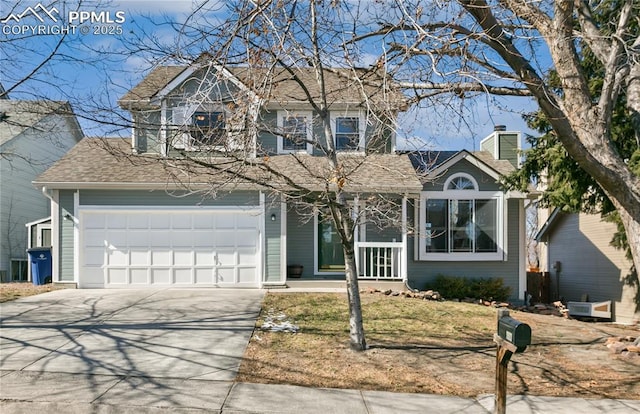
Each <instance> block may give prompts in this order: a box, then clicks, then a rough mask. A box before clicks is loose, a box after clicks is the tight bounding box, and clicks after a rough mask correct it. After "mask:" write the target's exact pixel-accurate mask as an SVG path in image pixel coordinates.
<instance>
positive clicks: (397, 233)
mask: <svg viewBox="0 0 640 414" xmlns="http://www.w3.org/2000/svg"><path fill="white" fill-rule="evenodd" d="M366 241H367V242H393V241H396V242H401V241H402V231H401V230H400V229H399V228H396V227H386V228H384V229H380V228H378V227H377V226H374V225H373V224H367V225H366Z"/></svg>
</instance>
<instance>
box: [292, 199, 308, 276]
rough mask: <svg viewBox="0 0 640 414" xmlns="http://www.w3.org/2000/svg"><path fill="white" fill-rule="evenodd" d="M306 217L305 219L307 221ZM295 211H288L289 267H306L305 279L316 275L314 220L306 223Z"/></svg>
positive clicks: (303, 274)
mask: <svg viewBox="0 0 640 414" xmlns="http://www.w3.org/2000/svg"><path fill="white" fill-rule="evenodd" d="M306 218H307V217H305V218H304V219H306ZM304 221H305V220H303V217H300V216H299V215H298V213H297V212H296V211H295V210H289V211H287V265H293V264H300V265H302V266H304V271H303V273H302V277H303V278H312V277H313V273H314V240H313V237H314V234H315V231H314V228H313V225H314V220H313V218H311V219H310V220H307V221H306V223H305V222H304Z"/></svg>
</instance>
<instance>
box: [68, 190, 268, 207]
mask: <svg viewBox="0 0 640 414" xmlns="http://www.w3.org/2000/svg"><path fill="white" fill-rule="evenodd" d="M258 204H260V194H259V193H258V192H256V191H236V192H233V193H228V194H220V195H219V197H218V198H213V199H212V198H209V197H204V196H202V195H199V194H191V195H187V196H183V194H182V193H180V192H175V193H168V192H165V191H162V190H157V191H140V190H82V191H80V205H81V206H84V205H95V206H162V207H170V206H176V207H184V206H247V207H250V206H256V205H258Z"/></svg>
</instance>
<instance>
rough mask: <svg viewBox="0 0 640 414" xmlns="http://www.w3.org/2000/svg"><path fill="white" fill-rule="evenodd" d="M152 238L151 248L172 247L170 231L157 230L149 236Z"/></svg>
mask: <svg viewBox="0 0 640 414" xmlns="http://www.w3.org/2000/svg"><path fill="white" fill-rule="evenodd" d="M149 237H150V238H151V240H150V243H149V246H151V247H170V246H171V231H169V230H156V231H152V232H151V233H150V234H149Z"/></svg>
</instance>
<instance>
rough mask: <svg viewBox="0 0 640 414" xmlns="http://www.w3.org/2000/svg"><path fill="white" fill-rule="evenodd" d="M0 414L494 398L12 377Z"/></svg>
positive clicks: (469, 403)
mask: <svg viewBox="0 0 640 414" xmlns="http://www.w3.org/2000/svg"><path fill="white" fill-rule="evenodd" d="M0 412H2V413H3V414H18V413H20V414H22V413H24V414H31V413H59V414H62V413H69V414H85V413H96V414H112V413H113V414H116V413H117V414H129V413H131V414H133V413H143V414H144V413H148V414H155V413H165V414H166V413H169V412H171V413H220V414H232V413H235V414H239V413H264V414H327V413H332V414H411V413H416V414H417V413H421V414H424V413H438V414H449V413H469V414H471V413H485V414H486V413H491V412H493V396H491V395H487V396H482V397H480V398H478V399H473V398H458V397H450V396H440V395H429V394H401V393H391V392H379V391H359V390H340V389H319V388H305V387H297V386H292V385H264V384H246V383H233V382H229V381H210V380H190V379H171V378H136V377H118V376H108V375H107V376H101V375H91V376H84V375H75V374H55V373H40V374H39V373H34V372H24V371H23V372H12V373H10V374H8V375H5V376H3V377H2V400H1V401H0ZM507 412H509V413H540V414H543V413H580V414H610V413H617V414H623V413H640V401H637V400H636V401H631V400H624V401H622V400H588V399H580V398H551V397H534V396H510V397H509V399H508V405H507Z"/></svg>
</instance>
